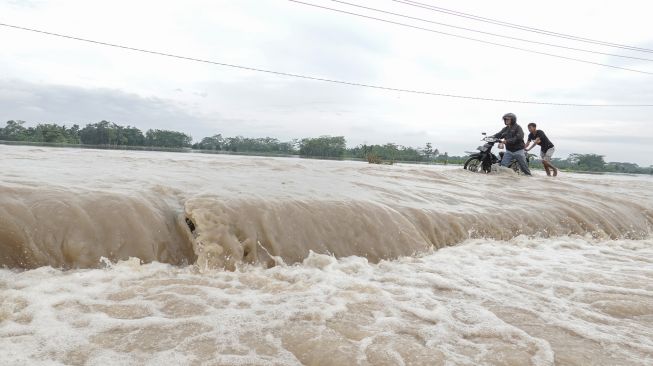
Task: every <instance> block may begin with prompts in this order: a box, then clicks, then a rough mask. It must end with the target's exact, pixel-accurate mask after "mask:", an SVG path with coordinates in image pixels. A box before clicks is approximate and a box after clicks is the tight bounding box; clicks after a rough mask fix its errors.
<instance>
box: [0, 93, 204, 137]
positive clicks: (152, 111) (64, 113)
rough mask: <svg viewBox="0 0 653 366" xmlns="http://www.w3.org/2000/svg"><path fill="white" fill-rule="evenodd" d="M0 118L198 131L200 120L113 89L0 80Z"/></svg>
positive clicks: (167, 104) (161, 101)
mask: <svg viewBox="0 0 653 366" xmlns="http://www.w3.org/2000/svg"><path fill="white" fill-rule="evenodd" d="M0 96H1V98H0V111H1V112H0V118H1V120H2V121H7V120H11V119H17V120H25V121H28V122H32V123H42V122H53V123H67V124H72V123H76V124H80V125H85V124H87V123H95V122H98V121H101V120H108V121H112V122H115V123H118V124H123V125H128V124H129V125H132V126H136V127H138V128H140V129H143V130H146V129H149V128H159V129H174V130H181V131H184V132H187V133H188V132H190V133H193V132H199V131H198V128H197V126H199V125H200V122H201V121H200V119H199V118H198V117H196V116H193V115H192V114H190V113H188V112H186V111H184V109H182V108H181V107H180V106H178V105H177V104H175V103H174V102H171V101H168V100H164V99H160V98H144V97H141V96H139V95H136V94H131V93H126V92H123V91H120V90H113V89H84V88H77V87H70V86H62V85H41V84H32V83H28V82H24V81H19V80H0Z"/></svg>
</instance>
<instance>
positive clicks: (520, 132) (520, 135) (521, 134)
mask: <svg viewBox="0 0 653 366" xmlns="http://www.w3.org/2000/svg"><path fill="white" fill-rule="evenodd" d="M520 140H521V141H524V130H522V129H521V126H517V133H516V134H515V136H513V137H511V138H509V139H506V143H507V144H514V143H515V142H517V141H520Z"/></svg>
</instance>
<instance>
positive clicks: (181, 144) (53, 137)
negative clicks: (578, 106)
mask: <svg viewBox="0 0 653 366" xmlns="http://www.w3.org/2000/svg"><path fill="white" fill-rule="evenodd" d="M24 124H25V122H24V121H14V120H12V121H7V122H6V124H5V127H3V128H0V140H4V141H24V142H36V143H55V144H82V145H94V146H105V147H120V146H123V147H156V148H176V149H195V150H200V151H205V152H232V153H253V154H267V155H269V154H283V155H300V156H306V157H320V158H336V159H360V160H366V161H368V162H370V163H389V164H392V163H394V162H400V161H406V162H421V163H436V164H462V163H463V162H464V161H465V160H466V157H465V156H449V154H448V153H447V152H444V153H441V152H440V151H439V150H438V149H437V148H434V147H433V145H432V144H431V143H426V144H425V146H424V147H421V148H416V147H408V146H402V145H398V144H395V143H386V144H383V145H379V144H372V145H368V144H361V145H358V146H355V147H351V148H348V147H347V144H346V140H345V137H344V136H319V137H315V138H303V139H294V140H291V141H280V140H279V139H276V138H272V137H263V138H250V137H243V136H235V137H223V136H222V134H217V135H213V136H210V137H204V138H202V139H201V140H200V141H199V142H196V143H193V139H192V137H191V136H190V135H187V134H185V133H183V132H178V131H170V130H160V129H149V130H147V131H146V132H145V133H143V132H142V131H141V130H140V129H138V128H136V127H132V126H121V125H118V124H116V123H113V122H109V121H100V122H98V123H89V124H87V125H86V126H85V127H84V128H80V126H79V125H77V124H73V125H72V126H70V127H68V126H66V125H61V126H60V125H58V124H55V123H40V124H37V125H36V126H35V127H25V126H24ZM553 164H554V165H556V166H557V167H558V168H560V169H562V170H575V171H592V172H619V173H640V174H641V173H644V174H653V167H648V168H644V167H640V166H638V165H637V164H634V163H618V162H610V163H606V162H605V160H604V156H602V155H597V154H571V155H569V157H567V158H566V159H560V158H558V159H553ZM533 165H535V166H539V165H541V163H539V162H538V161H535V162H534V163H533Z"/></svg>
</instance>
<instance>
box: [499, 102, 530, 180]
mask: <svg viewBox="0 0 653 366" xmlns="http://www.w3.org/2000/svg"><path fill="white" fill-rule="evenodd" d="M503 123H504V124H505V127H504V128H503V129H502V130H501V131H499V132H498V133H496V134H494V137H496V138H498V139H501V143H503V144H505V145H506V152H505V154H503V159H501V166H505V167H507V166H508V165H510V163H511V162H512V159H515V160H517V164H518V165H519V169H521V171H522V172H523V173H524V174H525V175H529V176H530V175H531V171H530V169H528V164H527V163H526V154H525V152H524V147H525V145H524V130H522V128H521V126H519V125H518V124H517V116H516V115H515V114H514V113H506V114H504V115H503Z"/></svg>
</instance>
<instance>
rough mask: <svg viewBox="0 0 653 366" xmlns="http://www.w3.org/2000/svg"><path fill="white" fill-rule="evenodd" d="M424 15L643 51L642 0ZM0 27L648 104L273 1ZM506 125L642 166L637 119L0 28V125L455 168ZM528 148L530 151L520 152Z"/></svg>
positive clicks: (436, 86)
mask: <svg viewBox="0 0 653 366" xmlns="http://www.w3.org/2000/svg"><path fill="white" fill-rule="evenodd" d="M305 1H306V2H310V3H313V4H319V5H323V6H328V7H333V8H338V9H343V10H347V11H352V12H357V13H361V14H367V15H371V16H375V17H379V18H384V19H388V20H393V21H398V22H404V23H410V24H413V25H416V26H421V27H425V28H430V29H433V30H437V31H442V32H448V33H455V34H459V35H463V36H466V37H474V38H479V39H484V40H487V41H491V42H496V43H504V44H508V45H512V46H516V47H522V48H528V49H533V50H537V51H539V52H546V53H552V54H558V55H562V56H565V57H572V58H579V59H584V60H587V61H591V62H596V63H604V64H610V65H615V66H620V67H625V68H631V69H636V70H642V71H647V72H651V73H653V62H652V61H645V60H633V59H626V58H619V57H615V56H607V55H597V54H591V53H583V52H578V51H571V50H566V49H560V48H554V47H549V46H542V45H536V44H529V43H524V42H519V41H515V40H508V39H502V38H497V37H492V36H488V35H482V34H477V33H472V32H468V31H463V30H456V29H451V28H446V27H444V26H440V25H435V24H432V23H426V22H420V21H417V20H411V19H405V18H400V17H396V16H389V15H384V14H380V13H375V12H372V11H370V10H364V9H360V8H354V7H351V6H348V5H344V4H339V3H337V2H334V1H329V0H305ZM418 1H420V2H422V3H428V4H432V5H435V6H439V7H443V8H448V9H453V10H457V11H462V12H466V13H471V14H475V15H479V16H483V17H487V18H493V19H498V20H503V21H507V22H511V23H517V24H521V25H526V26H530V27H535V28H540V29H546V30H551V31H555V32H560V33H566V34H572V35H577V36H582V37H586V38H591V39H597V40H602V41H607V42H612V43H619V44H625V45H629V46H635V47H641V48H648V49H653V32H651V29H652V28H651V25H650V14H651V13H653V3H652V2H651V1H650V0H641V1H637V0H631V1H627V2H615V1H592V2H590V1H582V2H572V1H569V0H565V1H559V0H550V1H546V2H544V1H538V2H534V1H516V0H514V1H513V0H494V1H466V2H461V1H453V0H418ZM349 2H351V3H356V4H360V5H365V6H368V7H374V8H377V9H383V10H387V11H392V12H396V13H401V14H405V15H410V16H413V17H418V18H423V19H427V20H430V21H433V22H441V23H446V24H450V25H455V26H462V27H468V28H473V29H476V30H482V31H486V32H493V33H499V34H503V35H509V36H512V37H520V38H526V39H530V40H536V41H540V42H547V43H554V44H558V45H564V46H568V47H577V48H584V49H591V50H595V51H598V52H603V53H612V54H619V55H627V56H635V57H640V58H650V59H652V60H653V53H643V52H634V51H629V50H624V49H618V48H610V47H604V46H599V45H593V44H587V43H580V42H572V41H569V40H565V39H562V38H554V37H546V36H543V35H538V34H536V33H529V32H523V31H519V30H516V29H510V28H505V27H499V26H496V25H492V24H488V23H482V22H477V21H473V20H469V19H464V18H460V17H455V16H452V15H448V14H443V13H439V12H434V11H429V10H426V9H423V8H417V7H412V6H408V5H406V4H401V3H397V2H394V1H390V0H374V1H371V0H349ZM0 22H2V23H8V24H12V25H17V26H22V27H29V28H36V29H40V30H45V31H50V32H55V33H61V34H67V35H71V36H77V37H82V38H88V39H93V40H97V41H103V42H108V43H114V44H121V45H125V46H130V47H136V48H144V49H149V50H154V51H159V52H167V53H173V54H177V55H182V56H187V57H193V58H199V59H205V60H211V61H216V62H221V63H229V64H236V65H242V66H247V67H253V68H260V69H267V70H274V71H280V72H287V73H295V74H303V75H309V76H314V77H320V78H329V79H336V80H342V81H348V82H354V83H365V84H373V85H379V86H387V87H394V88H402V89H414V90H421V91H429V92H435V93H445V94H457V95H466V96H475V97H484V98H498V99H508V100H529V101H539V102H555V103H580V104H653V75H651V74H643V73H635V72H630V71H625V70H618V69H612V68H607V67H601V66H597V65H590V64H585V63H580V62H574V61H569V60H563V59H558V58H553V57H548V56H544V55H537V54H532V53H526V52H522V51H518V50H512V49H508V48H502V47H497V46H493V45H487V44H481V43H478V42H472V41H468V40H464V39H458V38H453V37H449V36H444V35H440V34H436V33H432V32H427V31H422V30H416V29H410V28H406V27H400V26H397V25H393V24H387V23H383V22H379V21H374V20H370V19H363V18H359V17H353V16H350V15H346V14H342V13H336V12H331V11H327V10H323V9H318V8H314V7H309V6H306V5H301V4H297V3H293V2H289V1H286V0H211V1H87V0H69V1H39V0H33V1H29V0H28V1H20V0H13V1H11V0H10V1H3V2H0ZM507 112H513V113H515V114H517V116H518V122H519V123H520V124H521V125H522V126H523V127H524V129H525V128H526V124H527V123H528V122H536V123H538V126H539V127H541V129H543V130H544V131H545V132H546V133H547V135H548V136H549V137H550V139H551V140H552V141H553V143H554V144H555V145H556V155H557V156H558V157H566V156H567V155H568V154H569V153H574V152H576V153H598V154H602V155H606V160H607V161H631V162H636V163H638V164H640V165H641V166H649V165H651V164H653V147H652V144H651V141H653V132H652V129H651V126H652V124H651V122H653V118H652V116H653V107H638V108H615V107H601V108H589V107H564V106H541V105H528V104H515V103H508V102H498V103H497V102H487V101H475V100H463V99H453V98H446V97H437V96H428V95H416V94H408V93H400V92H392V91H384V90H375V89H367V88H361V87H353V86H346V85H337V84H330V83H325V82H319V81H311V80H302V79H296V78H289V77H282V76H275V75H270V74H265V73H258V72H254V71H246V70H239V69H234V68H228V67H223V66H216V65H210V64H203V63H197V62H191V61H184V60H179V59H173V58H167V57H162V56H156V55H149V54H143V53H137V52H133V51H127V50H121V49H115V48H110V47H105V46H99V45H93V44H88V43H84V42H79V41H73V40H68V39H62V38H57V37H52V36H47V35H42V34H35V33H30V32H26V31H21V30H16V29H10V28H6V27H0V121H2V123H3V124H4V121H7V120H11V119H14V120H25V121H28V123H29V124H31V125H34V124H36V123H40V122H53V123H59V124H61V123H66V124H68V125H70V124H73V123H77V124H80V125H82V126H83V125H85V124H87V123H94V122H98V121H100V120H109V121H112V122H116V123H118V124H123V125H128V124H129V125H133V126H136V127H139V128H141V129H142V130H144V131H145V130H147V129H149V128H160V129H174V130H178V131H183V132H186V133H188V134H190V135H192V136H193V138H194V139H195V140H200V139H201V138H202V137H205V136H210V135H213V134H217V133H222V134H223V135H224V136H234V135H243V136H247V137H263V136H270V137H276V138H279V139H281V140H289V139H292V138H302V137H311V136H319V135H344V136H345V137H346V138H347V142H348V145H350V146H354V145H357V144H361V143H385V142H395V143H399V144H403V145H407V146H415V147H417V146H424V144H425V143H426V142H432V143H433V145H434V146H435V147H437V148H438V149H439V150H440V151H441V152H445V151H446V152H449V154H450V155H462V154H463V152H464V151H465V150H473V149H474V148H475V147H476V146H477V145H478V144H479V141H478V140H479V138H480V137H481V135H480V133H481V132H482V131H486V132H492V133H494V132H497V131H498V130H499V129H500V128H501V127H502V125H503V123H502V121H501V116H502V115H503V114H504V113H507ZM536 150H539V148H538V149H536Z"/></svg>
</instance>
